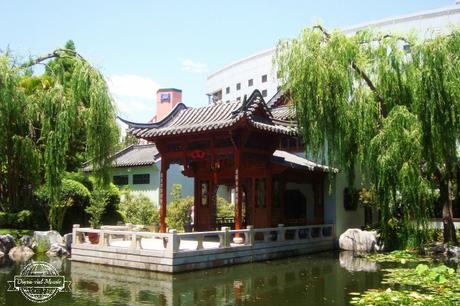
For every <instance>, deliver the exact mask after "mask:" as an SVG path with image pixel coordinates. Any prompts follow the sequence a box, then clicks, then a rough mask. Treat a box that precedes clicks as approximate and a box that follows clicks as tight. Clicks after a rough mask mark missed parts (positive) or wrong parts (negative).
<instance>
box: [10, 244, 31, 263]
mask: <svg viewBox="0 0 460 306" xmlns="http://www.w3.org/2000/svg"><path fill="white" fill-rule="evenodd" d="M8 255H9V256H10V258H11V260H14V261H27V260H29V258H30V257H32V256H33V255H34V251H32V249H31V248H29V247H26V246H23V245H20V246H17V247H14V248H12V249H11V250H10V252H9V253H8Z"/></svg>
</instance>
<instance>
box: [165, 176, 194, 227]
mask: <svg viewBox="0 0 460 306" xmlns="http://www.w3.org/2000/svg"><path fill="white" fill-rule="evenodd" d="M171 196H172V201H171V202H170V203H168V209H167V211H166V223H167V224H168V227H169V228H174V229H177V230H179V231H182V230H185V228H184V225H186V224H190V223H191V222H192V217H191V212H192V206H193V197H185V198H184V197H183V196H182V185H181V184H173V186H172V191H171Z"/></svg>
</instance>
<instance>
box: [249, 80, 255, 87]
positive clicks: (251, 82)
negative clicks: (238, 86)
mask: <svg viewBox="0 0 460 306" xmlns="http://www.w3.org/2000/svg"><path fill="white" fill-rule="evenodd" d="M252 85H254V80H253V79H250V80H248V87H251V86H252Z"/></svg>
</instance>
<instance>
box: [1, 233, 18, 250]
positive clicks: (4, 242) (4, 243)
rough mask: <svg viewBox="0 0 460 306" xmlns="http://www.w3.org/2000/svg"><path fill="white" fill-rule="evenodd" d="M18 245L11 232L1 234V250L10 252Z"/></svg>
mask: <svg viewBox="0 0 460 306" xmlns="http://www.w3.org/2000/svg"><path fill="white" fill-rule="evenodd" d="M15 246H16V243H15V242H14V237H13V236H11V235H10V234H6V235H0V251H1V252H3V253H4V254H8V253H9V251H10V250H11V249H12V248H14V247H15Z"/></svg>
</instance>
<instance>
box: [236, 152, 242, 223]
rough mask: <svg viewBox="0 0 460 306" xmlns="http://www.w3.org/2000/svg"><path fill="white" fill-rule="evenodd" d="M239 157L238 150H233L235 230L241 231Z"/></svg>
mask: <svg viewBox="0 0 460 306" xmlns="http://www.w3.org/2000/svg"><path fill="white" fill-rule="evenodd" d="M240 166H241V156H240V150H239V149H237V150H235V198H236V207H235V208H236V212H235V229H237V230H238V229H241V223H242V222H241V221H242V220H241V214H242V196H241V178H240V174H241V173H240V170H241V167H240Z"/></svg>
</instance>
